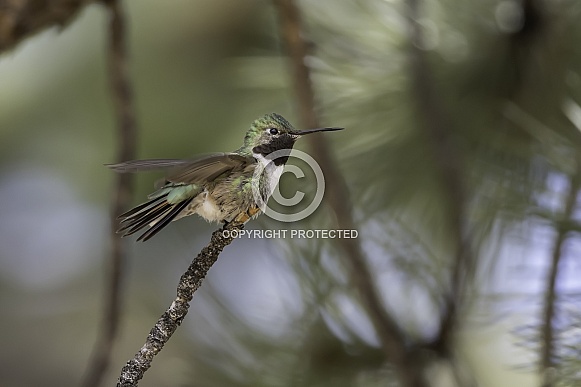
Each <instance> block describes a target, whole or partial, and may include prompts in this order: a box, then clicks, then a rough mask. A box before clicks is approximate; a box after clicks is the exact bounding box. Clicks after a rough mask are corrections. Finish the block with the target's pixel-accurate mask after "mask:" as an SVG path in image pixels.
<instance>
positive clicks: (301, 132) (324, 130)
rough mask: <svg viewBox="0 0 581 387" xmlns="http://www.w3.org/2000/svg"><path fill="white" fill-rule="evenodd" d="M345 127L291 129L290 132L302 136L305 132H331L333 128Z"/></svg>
mask: <svg viewBox="0 0 581 387" xmlns="http://www.w3.org/2000/svg"><path fill="white" fill-rule="evenodd" d="M343 129H345V128H316V129H305V130H293V131H292V132H290V134H292V135H294V136H302V135H305V134H310V133H317V132H333V131H335V130H343Z"/></svg>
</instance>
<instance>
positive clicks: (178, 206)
mask: <svg viewBox="0 0 581 387" xmlns="http://www.w3.org/2000/svg"><path fill="white" fill-rule="evenodd" d="M166 197H167V194H166V195H162V196H158V197H155V198H153V199H151V200H149V201H148V202H145V203H143V204H141V205H139V206H137V207H135V208H133V209H131V210H129V211H127V212H125V213H123V214H122V215H120V216H119V218H120V219H121V227H120V228H119V230H117V232H118V233H120V234H122V236H123V237H126V236H128V235H132V234H134V233H136V232H137V231H139V230H141V229H143V228H145V227H147V226H148V225H149V226H150V228H149V230H147V231H146V232H144V233H143V234H141V235H140V236H139V238H137V240H138V241H146V240H148V239H149V238H151V237H153V236H154V235H155V234H157V233H158V232H159V231H161V229H163V228H164V227H165V226H167V225H168V224H169V223H170V222H171V221H172V220H173V219H174V218H175V217H176V216H177V215H179V213H180V212H182V210H183V209H184V208H186V207H187V206H188V204H190V202H191V201H192V199H189V200H184V201H182V202H179V203H175V204H170V203H168V202H167V200H166Z"/></svg>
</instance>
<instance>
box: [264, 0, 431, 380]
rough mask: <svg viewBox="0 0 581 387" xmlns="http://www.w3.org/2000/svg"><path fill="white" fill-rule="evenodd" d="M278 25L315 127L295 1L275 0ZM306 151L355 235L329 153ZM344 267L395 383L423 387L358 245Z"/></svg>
mask: <svg viewBox="0 0 581 387" xmlns="http://www.w3.org/2000/svg"><path fill="white" fill-rule="evenodd" d="M275 3H276V5H277V7H278V13H279V17H280V19H281V34H282V37H283V41H284V43H285V44H286V48H287V50H288V53H289V56H290V61H291V66H292V70H293V73H294V74H293V75H294V78H293V84H294V85H295V92H296V96H297V100H298V102H299V110H300V117H301V123H302V125H304V126H305V127H306V128H316V127H319V123H318V119H317V116H316V113H315V110H314V107H315V97H314V92H313V87H312V83H311V79H310V74H309V69H308V67H307V66H306V64H305V59H306V57H307V44H306V42H305V41H304V40H303V38H302V36H301V21H300V14H299V10H298V8H297V6H296V4H295V2H294V1H293V0H276V1H275ZM310 146H311V149H312V150H313V153H314V155H316V159H317V162H318V163H319V165H320V166H321V169H322V170H323V171H324V173H325V182H326V185H327V187H328V188H329V189H328V190H327V194H328V201H329V206H330V208H331V210H332V211H333V212H334V214H335V216H336V220H337V227H338V228H340V229H354V228H355V222H354V220H353V213H352V208H351V200H350V198H349V193H348V192H349V190H348V187H347V184H346V182H345V180H344V178H343V176H342V175H341V173H340V172H339V171H338V169H337V168H336V166H335V165H336V164H335V162H334V161H333V157H332V155H331V151H330V149H329V147H328V145H327V143H326V142H324V141H323V140H322V138H321V137H320V136H317V135H313V136H311V138H310ZM337 243H339V245H340V247H341V249H342V251H343V252H344V254H345V257H346V258H347V260H348V263H349V264H350V266H351V270H350V272H351V275H352V280H353V283H354V284H355V287H356V288H357V290H358V292H359V294H360V297H361V300H362V302H363V305H364V307H365V309H366V311H367V313H368V314H369V316H370V319H371V322H372V324H373V327H374V329H375V331H376V332H377V334H378V336H379V339H380V342H381V346H382V348H383V351H384V353H385V355H386V358H387V359H388V360H389V361H391V362H392V363H393V365H394V366H395V368H396V372H397V375H398V378H399V379H400V381H401V383H402V385H403V386H406V387H420V386H425V385H426V383H425V382H424V380H423V379H422V376H421V374H420V373H419V372H417V370H416V369H415V364H414V363H413V362H412V361H410V360H411V358H410V357H409V356H408V355H409V352H408V349H407V348H406V342H405V340H406V338H405V335H404V333H403V332H402V331H401V329H400V327H399V326H398V324H397V323H396V321H395V320H394V318H393V317H392V316H391V315H390V314H389V313H388V312H387V311H386V309H385V307H384V305H383V304H382V301H381V298H380V296H379V294H378V292H377V289H376V287H375V285H374V282H373V276H372V275H371V272H370V269H369V268H368V266H367V263H366V261H365V257H364V254H363V250H362V248H361V245H360V244H359V242H358V241H357V239H338V242H337Z"/></svg>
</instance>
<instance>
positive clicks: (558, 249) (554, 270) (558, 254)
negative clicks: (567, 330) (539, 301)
mask: <svg viewBox="0 0 581 387" xmlns="http://www.w3.org/2000/svg"><path fill="white" fill-rule="evenodd" d="M577 168H578V170H577V171H576V173H575V175H573V177H571V181H570V185H569V191H568V192H567V197H566V199H565V208H564V209H563V217H562V219H560V221H558V223H557V235H556V237H555V242H554V245H553V250H552V254H551V266H550V268H549V271H548V273H547V285H546V290H545V300H544V308H543V311H542V325H541V339H542V343H541V359H540V364H539V367H540V369H539V372H540V374H541V379H542V386H543V387H551V386H553V385H554V380H553V379H554V378H553V373H552V372H550V370H551V368H552V367H554V366H555V362H554V351H555V337H554V331H553V318H554V316H555V301H556V298H557V289H556V284H557V277H558V275H559V267H560V263H561V258H562V257H563V247H564V244H565V241H566V240H567V235H568V233H569V231H571V229H570V228H569V227H568V224H570V223H571V220H572V217H573V212H574V211H575V206H576V204H577V196H578V195H579V190H580V189H581V171H580V170H579V165H578V166H577Z"/></svg>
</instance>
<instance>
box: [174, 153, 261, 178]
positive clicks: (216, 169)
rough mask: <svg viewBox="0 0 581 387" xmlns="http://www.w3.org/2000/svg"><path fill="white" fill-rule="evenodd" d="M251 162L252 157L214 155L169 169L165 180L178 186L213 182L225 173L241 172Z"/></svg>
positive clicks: (234, 154)
mask: <svg viewBox="0 0 581 387" xmlns="http://www.w3.org/2000/svg"><path fill="white" fill-rule="evenodd" d="M251 162H254V158H252V157H245V156H241V155H239V154H236V153H215V154H212V155H207V156H202V157H201V158H198V159H194V160H189V162H188V163H185V164H180V165H177V166H176V167H175V168H172V169H171V171H170V173H169V174H168V175H167V176H166V180H167V181H170V182H172V183H180V184H201V183H205V182H208V181H213V180H214V179H216V178H217V177H218V176H220V175H222V174H223V173H225V172H230V171H234V170H241V169H243V168H244V167H245V166H246V165H248V163H251Z"/></svg>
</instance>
